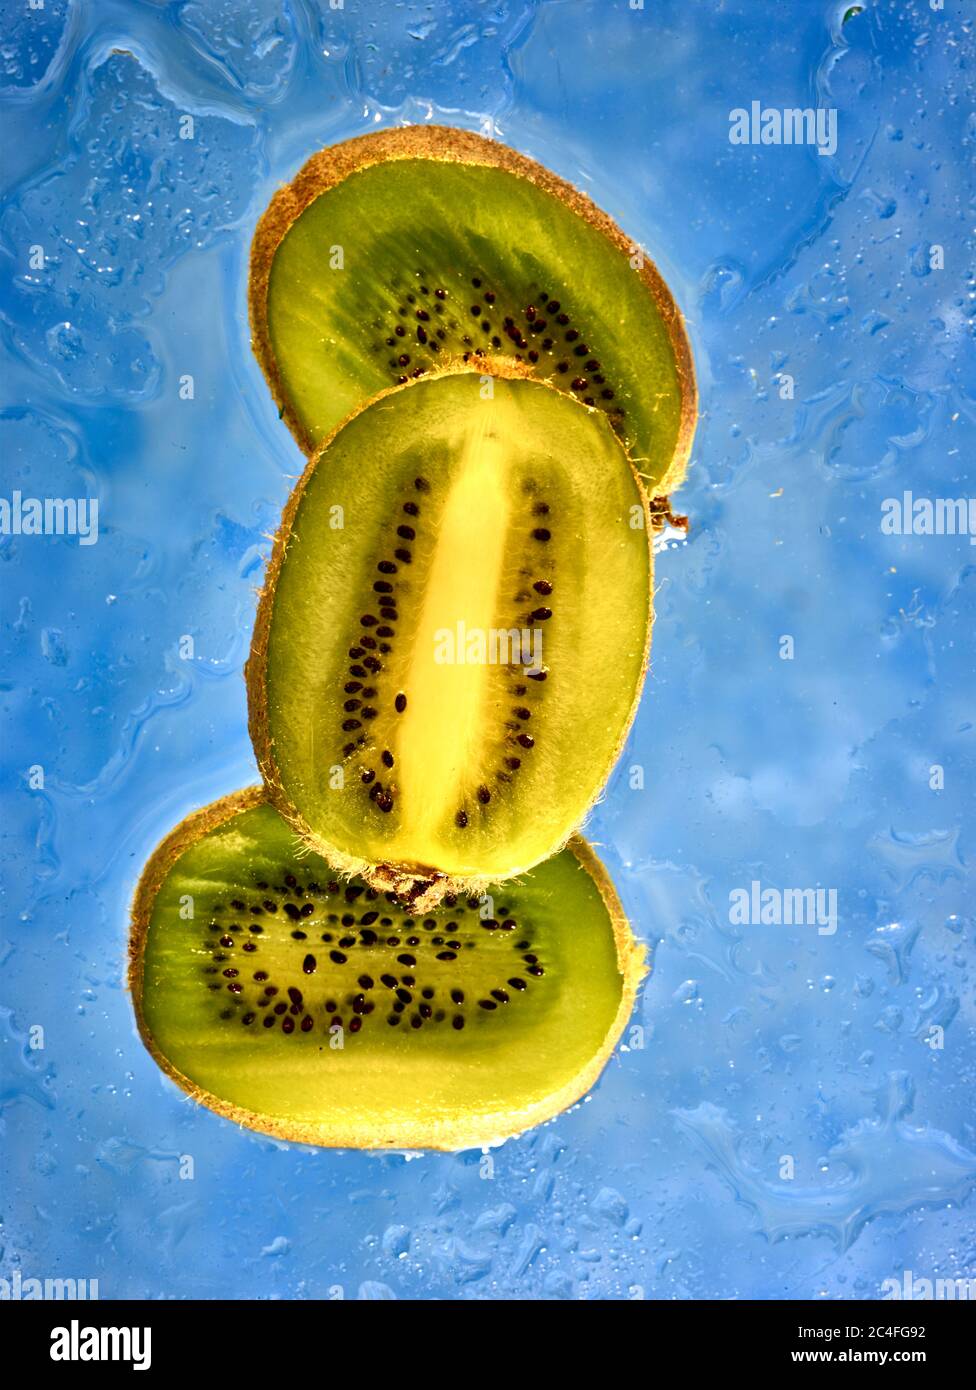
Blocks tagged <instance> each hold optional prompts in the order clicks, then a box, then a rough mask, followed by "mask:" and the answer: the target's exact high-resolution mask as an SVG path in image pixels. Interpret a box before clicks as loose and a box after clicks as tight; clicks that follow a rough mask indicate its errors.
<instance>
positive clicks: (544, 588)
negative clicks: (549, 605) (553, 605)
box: [532, 579, 552, 594]
mask: <svg viewBox="0 0 976 1390" xmlns="http://www.w3.org/2000/svg"><path fill="white" fill-rule="evenodd" d="M532 587H533V589H534V590H535V591H536V593H537V594H551V593H552V585H551V584H550V583H549V580H548V579H537V580H536V581H535V583H534V584H533V585H532Z"/></svg>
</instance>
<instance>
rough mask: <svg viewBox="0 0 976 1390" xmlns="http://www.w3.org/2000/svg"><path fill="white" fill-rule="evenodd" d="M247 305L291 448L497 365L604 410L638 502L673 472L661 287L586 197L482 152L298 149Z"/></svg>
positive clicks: (452, 141)
mask: <svg viewBox="0 0 976 1390" xmlns="http://www.w3.org/2000/svg"><path fill="white" fill-rule="evenodd" d="M249 299H250V314H251V328H252V334H253V343H254V349H255V352H256V354H257V357H258V360H259V361H260V363H261V366H262V368H263V370H264V373H265V376H266V377H267V379H268V382H269V384H270V386H271V390H272V392H273V394H274V397H275V400H276V401H277V403H278V406H279V408H280V410H281V412H282V414H283V416H284V418H285V420H286V421H287V423H288V425H289V428H290V429H291V430H292V432H293V433H294V435H295V437H296V439H297V440H298V441H299V443H300V445H301V446H302V448H303V449H304V450H305V451H306V453H311V452H313V451H314V449H315V448H317V447H318V446H319V445H320V444H321V443H322V442H323V441H324V440H325V439H326V438H327V437H328V436H329V435H330V434H331V433H332V431H333V430H334V429H335V427H336V426H337V425H338V424H339V422H340V421H341V420H342V419H344V418H345V416H346V415H348V414H350V413H352V412H353V411H354V410H356V409H358V407H359V406H361V405H362V403H363V402H364V401H365V400H366V399H368V398H369V397H371V396H373V395H375V394H376V393H377V392H378V391H380V390H382V389H383V388H385V387H387V386H390V385H393V384H395V383H398V382H401V383H402V382H405V381H406V380H407V379H408V378H411V377H417V376H420V375H422V374H424V373H426V372H429V371H431V370H432V369H435V368H437V367H440V366H443V365H445V364H446V363H451V362H457V361H459V360H461V361H469V360H472V359H473V360H476V361H477V360H483V359H485V358H498V357H502V358H506V357H507V358H508V359H510V360H512V359H517V360H518V361H520V362H522V363H523V364H524V365H525V366H526V368H527V369H528V370H529V371H531V372H533V373H534V374H537V375H538V376H540V377H544V378H545V379H547V380H549V381H551V382H553V383H554V384H556V385H558V386H559V387H561V388H562V389H563V390H565V391H567V392H569V393H570V394H574V395H576V396H577V397H578V398H579V399H580V400H582V401H585V402H586V404H588V405H592V406H593V407H594V408H596V409H599V410H601V411H603V412H604V413H605V414H606V416H607V418H608V419H609V420H610V422H611V424H612V426H613V428H614V430H615V431H616V432H617V434H618V435H619V437H620V438H621V439H622V440H623V441H624V442H625V444H626V445H627V447H628V449H629V450H630V453H631V455H632V457H633V459H634V461H635V463H636V464H637V467H638V468H639V469H640V471H641V473H642V474H644V475H646V476H647V478H648V479H649V490H650V491H651V492H652V494H658V493H662V494H664V493H668V492H670V491H671V490H672V489H674V488H675V487H677V486H678V484H679V483H680V482H681V479H682V477H683V475H684V471H685V467H686V465H687V461H688V455H689V452H690V448H691V439H692V434H693V431H694V424H695V417H696V411H697V405H696V392H695V378H694V370H693V367H692V359H691V351H690V348H689V344H688V339H687V336H686V333H685V328H684V323H683V320H682V317H681V314H680V313H679V311H678V309H677V307H676V305H675V303H674V300H673V299H672V297H671V293H670V291H669V290H668V287H667V285H666V284H665V283H664V281H663V280H662V278H661V276H660V275H659V273H658V271H657V269H656V267H655V266H654V265H653V263H652V262H651V261H650V260H649V259H648V258H647V257H646V256H645V255H644V254H643V252H642V251H641V249H640V248H639V247H636V246H635V245H634V244H633V243H632V241H631V239H630V238H629V237H627V236H625V235H624V233H623V232H622V231H621V230H620V228H619V227H617V226H616V225H615V223H614V222H612V221H611V219H610V218H609V217H607V215H606V214H605V213H603V212H601V211H600V209H599V208H597V207H596V206H594V204H593V203H592V202H591V201H590V199H589V198H587V197H585V196H584V195H583V194H581V193H579V192H578V191H577V190H576V189H575V188H573V187H572V186H571V185H570V184H567V183H564V182H563V181H562V180H561V179H559V178H556V176H555V175H553V174H551V173H549V171H548V170H546V169H544V168H542V166H541V165H539V164H536V163H534V162H533V161H532V160H531V159H526V158H525V157H524V156H522V155H520V154H517V153H516V152H515V151H514V150H511V149H508V148H506V147H505V146H504V145H500V144H498V143H496V142H495V141H492V140H485V139H483V138H482V137H481V136H478V135H473V134H471V133H470V132H468V131H463V130H452V129H449V128H445V127H442V126H410V127H407V128H405V129H400V130H386V131H380V132H377V133H374V134H371V135H365V136H361V137H359V138H358V139H355V140H350V141H348V142H346V143H345V144H341V145H336V146H334V147H332V148H330V149H325V150H322V151H321V152H320V153H319V154H316V155H313V157H312V158H311V159H310V160H309V161H308V163H307V164H306V165H305V166H304V168H303V169H302V170H301V172H300V173H299V174H298V176H297V177H296V179H295V180H294V182H293V183H291V184H289V185H288V186H287V187H285V188H282V189H281V190H280V191H279V192H278V193H277V194H276V195H275V197H274V199H273V200H272V202H271V204H270V206H269V207H268V210H267V211H266V213H265V214H264V216H263V217H262V219H261V221H260V223H259V224H258V228H257V231H256V233H255V237H254V244H253V249H252V253H251V272H250V287H249Z"/></svg>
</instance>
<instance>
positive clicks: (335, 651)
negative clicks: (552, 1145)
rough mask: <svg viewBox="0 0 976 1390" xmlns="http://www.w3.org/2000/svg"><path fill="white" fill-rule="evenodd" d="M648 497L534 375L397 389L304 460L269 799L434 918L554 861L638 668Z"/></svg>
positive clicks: (256, 733)
mask: <svg viewBox="0 0 976 1390" xmlns="http://www.w3.org/2000/svg"><path fill="white" fill-rule="evenodd" d="M650 621H651V545H650V526H649V522H648V514H647V506H646V499H645V497H644V494H643V491H642V489H641V487H640V483H639V481H638V479H637V476H636V474H635V472H634V470H633V468H632V467H631V465H630V463H629V461H628V459H627V456H626V453H625V452H624V450H623V448H622V447H621V445H620V443H619V441H618V440H617V439H616V437H615V435H614V433H613V431H612V430H611V428H610V426H609V424H608V422H607V419H606V416H604V415H603V414H601V413H600V412H599V411H596V410H589V409H587V408H586V407H584V406H581V405H580V404H579V403H578V402H576V401H573V400H572V399H570V398H569V397H567V396H565V395H563V394H562V393H561V392H559V391H556V390H554V389H552V388H551V387H549V386H547V385H545V384H544V383H541V382H538V381H535V380H528V379H524V378H507V377H504V378H503V377H498V378H496V377H487V376H486V377H483V376H479V375H475V374H473V373H471V372H469V371H460V372H453V373H451V372H448V373H445V374H443V375H437V376H431V377H427V378H423V379H421V380H419V381H417V382H413V383H411V384H409V385H407V386H403V387H398V388H393V389H392V390H391V391H390V392H387V393H385V394H383V395H381V396H380V397H379V398H378V399H377V400H376V401H374V402H373V403H372V404H370V405H368V406H367V407H365V408H364V409H363V410H362V411H360V413H359V414H357V415H355V416H354V417H353V418H352V419H351V420H350V421H348V422H347V423H346V424H345V425H344V426H343V427H342V428H341V429H340V430H339V431H338V432H337V433H336V434H335V435H334V436H333V437H332V438H331V439H330V440H329V442H328V443H327V444H326V446H325V448H324V449H323V450H322V451H321V453H320V454H319V455H317V457H316V458H315V459H314V460H313V461H312V462H311V463H310V464H309V466H308V468H307V469H306V471H305V474H304V476H303V478H302V479H301V481H300V483H299V484H298V487H297V488H296V490H295V492H294V493H293V494H292V497H291V499H290V500H289V502H288V504H287V506H286V509H285V513H284V519H283V523H282V527H281V530H280V532H279V534H278V537H277V540H276V543H275V547H274V551H273V554H272V558H271V562H270V566H269V571H268V575H267V579H266V583H265V587H264V591H263V595H262V599H261V603H260V606H259V610H258V616H257V622H256V625H255V634H254V643H253V646H252V650H251V656H250V659H249V663H248V685H249V690H250V719H251V735H252V739H253V742H254V747H255V750H256V753H257V757H258V762H259V764H260V766H261V769H262V772H263V774H264V777H265V781H266V783H267V785H268V787H269V791H270V795H271V798H272V800H273V801H274V804H275V805H276V806H277V807H278V809H279V810H280V811H281V813H282V814H283V815H284V816H285V817H286V818H288V819H289V820H291V822H292V824H293V825H294V826H295V827H296V829H297V830H298V831H299V832H300V833H301V834H302V835H303V836H304V837H305V838H306V839H308V840H309V841H310V842H311V843H312V844H313V845H314V846H315V847H316V848H317V849H319V851H320V852H321V853H323V854H324V855H325V857H326V858H327V859H328V860H329V861H330V863H332V864H333V865H334V866H335V867H336V868H338V869H339V870H340V871H343V872H349V873H357V874H359V875H361V876H363V877H365V878H367V879H368V880H369V881H370V882H372V883H374V884H376V885H377V886H382V887H389V888H392V889H394V890H395V891H397V892H399V893H400V894H401V895H407V894H408V893H413V894H415V895H418V894H420V893H424V894H426V896H425V897H423V898H422V899H421V904H422V905H423V904H425V903H426V904H431V903H433V902H434V901H436V899H437V897H438V896H439V895H440V894H442V893H443V892H445V891H450V890H451V889H452V888H453V889H454V890H456V891H468V890H474V891H477V890H478V889H479V888H480V887H482V886H484V884H485V883H488V882H498V881H500V880H503V879H506V878H509V877H511V876H512V875H513V874H517V873H521V872H523V871H524V870H526V869H529V868H531V867H532V866H533V865H534V864H537V863H538V862H539V861H540V860H542V859H544V858H546V857H547V856H548V855H550V854H552V853H553V852H554V851H555V850H557V849H558V848H559V847H560V846H561V845H562V844H563V843H564V842H565V840H566V838H567V837H568V835H569V834H570V833H571V832H572V831H573V830H574V829H575V828H576V826H578V825H579V824H580V822H581V821H582V819H583V817H584V815H585V813H586V811H587V810H588V808H589V806H590V804H591V803H592V801H593V800H594V798H595V797H596V796H597V794H598V793H599V790H600V788H601V787H602V785H603V783H604V782H605V780H606V778H607V776H608V774H609V771H610V769H611V767H612V765H613V762H614V760H615V758H616V756H617V752H618V750H619V747H620V744H621V742H622V739H623V737H624V735H625V733H626V730H627V728H628V726H629V723H630V720H631V718H632V715H633V712H634V709H635V706H636V702H637V699H638V696H639V693H640V686H641V683H642V680H643V675H644V670H645V666H646V661H647V648H648V641H649V637H650Z"/></svg>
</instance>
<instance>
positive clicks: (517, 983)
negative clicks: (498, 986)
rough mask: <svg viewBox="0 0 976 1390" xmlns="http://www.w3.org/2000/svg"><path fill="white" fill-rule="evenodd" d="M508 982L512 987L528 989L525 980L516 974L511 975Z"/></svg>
mask: <svg viewBox="0 0 976 1390" xmlns="http://www.w3.org/2000/svg"><path fill="white" fill-rule="evenodd" d="M508 983H509V984H510V985H511V986H512V989H528V985H527V984H526V983H525V981H524V980H520V979H519V978H518V976H517V975H515V976H513V978H512V979H511V980H509V982H508Z"/></svg>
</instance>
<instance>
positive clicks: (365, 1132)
mask: <svg viewBox="0 0 976 1390" xmlns="http://www.w3.org/2000/svg"><path fill="white" fill-rule="evenodd" d="M265 801H266V797H265V793H264V788H262V787H247V788H245V789H244V790H243V791H238V792H233V793H231V795H230V796H225V797H223V798H222V799H221V800H220V801H215V802H213V803H212V804H211V805H209V806H205V807H204V808H203V809H202V810H199V811H194V812H192V813H191V814H190V815H189V816H187V817H186V819H185V820H183V821H181V822H180V824H179V825H177V826H176V828H175V829H174V830H172V831H170V833H169V834H168V835H167V836H166V838H165V839H164V840H163V841H162V842H161V843H160V844H159V845H158V846H157V847H156V849H155V850H154V851H153V853H152V855H151V856H150V859H149V862H148V863H147V864H146V867H145V869H144V870H143V873H142V876H141V878H140V880H139V883H138V885H137V887H136V891H135V895H134V897H133V902H132V917H131V932H130V937H129V970H128V985H129V991H130V993H131V996H132V1003H133V1008H134V1011H135V1017H136V1024H137V1027H138V1029H139V1036H140V1038H141V1039H142V1041H143V1044H144V1045H145V1047H146V1049H147V1051H148V1052H149V1053H150V1055H151V1056H152V1058H153V1060H154V1061H155V1062H156V1064H157V1066H159V1068H160V1069H161V1070H162V1071H163V1072H165V1073H166V1075H167V1076H168V1077H169V1078H170V1080H171V1081H175V1083H176V1084H177V1086H179V1087H180V1089H181V1090H183V1091H185V1092H186V1094H187V1095H188V1096H189V1097H190V1098H191V1099H192V1100H195V1101H197V1102H198V1103H199V1104H200V1105H203V1106H206V1107H207V1109H209V1110H212V1111H214V1113H215V1114H217V1115H220V1116H222V1117H223V1118H224V1119H227V1120H232V1121H233V1122H234V1123H235V1124H238V1125H242V1126H244V1127H245V1128H247V1129H252V1130H256V1131H257V1132H258V1133H260V1134H268V1135H271V1136H272V1137H273V1138H275V1139H283V1140H287V1141H288V1142H290V1143H296V1144H313V1145H316V1146H317V1147H320V1148H332V1149H369V1150H377V1149H397V1150H404V1149H406V1150H417V1149H420V1150H422V1149H432V1150H440V1151H444V1152H448V1153H455V1152H458V1151H459V1150H462V1149H474V1148H488V1147H491V1146H494V1145H497V1144H502V1143H504V1142H505V1140H506V1139H511V1138H514V1137H515V1136H517V1135H519V1134H522V1133H524V1131H525V1130H527V1129H532V1128H533V1127H534V1126H536V1125H540V1124H543V1123H545V1121H547V1120H551V1119H552V1118H553V1117H554V1116H556V1115H558V1114H560V1113H561V1112H562V1111H563V1110H567V1109H568V1108H569V1107H570V1106H571V1105H575V1104H576V1102H577V1101H579V1100H581V1099H582V1098H583V1096H584V1095H586V1093H587V1091H589V1090H590V1089H591V1087H592V1086H594V1085H595V1083H596V1081H597V1080H598V1078H599V1076H600V1073H601V1072H602V1071H603V1068H604V1067H605V1066H606V1063H607V1061H608V1060H609V1058H610V1056H611V1054H612V1053H613V1051H614V1049H615V1047H616V1046H617V1043H618V1042H619V1040H620V1037H621V1035H622V1033H623V1031H624V1028H625V1027H626V1026H627V1021H628V1019H629V1018H630V1015H631V1013H632V1012H633V1008H634V1003H635V1001H636V998H637V990H638V987H639V985H640V984H641V981H642V980H643V979H644V978H645V976H646V975H647V973H648V966H647V961H646V953H645V950H644V947H643V946H642V945H641V944H640V943H639V942H638V941H637V939H636V938H635V937H634V935H633V933H632V931H631V928H630V923H629V922H628V920H627V918H626V916H625V914H624V910H623V906H622V905H621V902H620V899H619V897H618V896H617V892H616V889H615V888H614V886H613V883H612V882H611V880H610V877H609V875H608V873H607V871H606V869H605V868H604V866H603V864H602V863H601V861H600V860H599V859H598V857H597V855H596V854H595V853H594V851H593V850H592V849H591V848H590V846H589V845H588V844H587V843H586V841H585V840H582V839H580V838H579V837H574V838H573V839H572V840H570V842H569V845H568V848H569V849H571V850H572V852H573V854H574V855H575V856H576V858H577V859H578V860H579V864H580V870H581V872H586V873H588V874H589V875H590V877H591V878H592V879H593V881H594V883H595V884H596V886H597V888H598V890H599V893H600V896H601V897H602V899H603V901H604V904H605V905H606V908H607V912H608V914H609V916H610V921H611V926H612V930H613V937H614V944H615V946H616V951H617V967H618V969H619V971H620V976H621V980H622V989H621V998H620V1004H619V1005H618V1008H617V1013H616V1016H615V1017H614V1020H613V1023H612V1024H611V1026H610V1028H609V1029H608V1030H607V1034H606V1037H605V1038H604V1040H603V1044H602V1046H601V1048H600V1050H599V1052H598V1053H597V1054H596V1055H595V1056H594V1057H593V1058H592V1059H591V1060H590V1061H589V1062H587V1064H586V1066H585V1067H583V1068H582V1070H580V1071H579V1072H577V1074H576V1076H574V1077H573V1079H572V1080H571V1081H568V1082H566V1083H565V1084H564V1085H563V1086H562V1087H560V1088H559V1090H558V1091H554V1092H553V1093H552V1094H551V1095H550V1096H547V1097H546V1098H545V1099H544V1100H542V1101H537V1102H534V1103H533V1104H532V1105H529V1106H526V1107H523V1108H521V1109H518V1110H513V1111H512V1112H511V1113H509V1114H507V1115H505V1116H503V1117H499V1118H496V1119H493V1120H492V1121H491V1122H490V1123H489V1122H487V1121H485V1120H484V1119H482V1120H480V1121H479V1120H476V1119H474V1118H472V1117H468V1116H465V1115H463V1114H458V1115H455V1116H452V1117H451V1118H450V1119H439V1120H431V1119H430V1118H429V1117H427V1116H424V1115H418V1116H417V1117H416V1119H415V1120H412V1121H410V1122H409V1123H400V1124H398V1125H397V1128H396V1132H395V1133H394V1132H392V1131H390V1132H385V1131H382V1130H380V1131H376V1130H374V1129H371V1128H367V1127H365V1126H362V1127H356V1126H355V1125H349V1123H348V1122H344V1123H342V1124H338V1125H337V1124H335V1123H330V1122H329V1121H328V1120H327V1119H324V1120H322V1121H320V1122H317V1123H314V1124H306V1123H300V1122H295V1123H291V1122H288V1121H284V1120H276V1119H273V1118H272V1117H271V1116H269V1115H263V1114H259V1113H257V1112H255V1111H252V1110H247V1109H244V1108H243V1107H241V1106H238V1105H233V1104H231V1103H230V1102H229V1101H226V1100H222V1099H221V1098H220V1097H219V1096H215V1095H213V1094H212V1093H211V1092H210V1091H207V1090H205V1089H204V1088H203V1087H202V1086H198V1085H197V1083H196V1082H195V1081H192V1080H191V1079H190V1078H189V1077H188V1076H186V1075H184V1073H183V1072H181V1071H180V1070H179V1069H178V1068H177V1067H175V1066H174V1065H173V1063H172V1062H171V1061H170V1060H169V1058H168V1057H167V1056H166V1055H165V1053H163V1052H162V1051H161V1050H160V1048H159V1047H158V1046H157V1044H156V1040H155V1039H154V1037H153V1036H152V1033H151V1032H150V1030H149V1027H148V1025H147V1023H146V1018H145V1012H144V1009H143V975H144V961H145V947H146V938H147V936H148V932H149V924H150V922H151V920H152V912H153V905H154V903H155V901H156V895H157V894H158V892H159V890H160V888H161V887H162V884H163V882H164V881H165V879H166V876H167V874H168V873H169V872H170V870H171V869H172V867H173V865H174V864H175V863H176V861H177V860H178V859H179V858H180V856H181V855H182V854H183V853H184V851H185V850H187V849H189V848H190V846H191V845H193V844H194V843H195V842H196V841H197V840H199V839H202V838H203V836H205V835H207V834H209V832H210V831H212V830H216V829H217V828H218V827H219V826H221V825H223V824H224V823H225V822H226V821H228V820H230V819H231V818H232V817H233V816H236V815H237V814H238V812H240V811H248V810H251V809H253V808H254V807H255V806H260V805H261V804H262V803H263V802H265Z"/></svg>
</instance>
